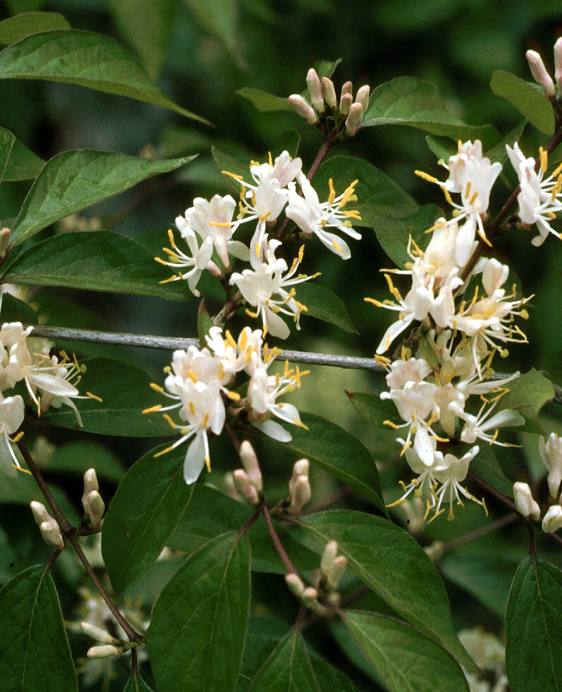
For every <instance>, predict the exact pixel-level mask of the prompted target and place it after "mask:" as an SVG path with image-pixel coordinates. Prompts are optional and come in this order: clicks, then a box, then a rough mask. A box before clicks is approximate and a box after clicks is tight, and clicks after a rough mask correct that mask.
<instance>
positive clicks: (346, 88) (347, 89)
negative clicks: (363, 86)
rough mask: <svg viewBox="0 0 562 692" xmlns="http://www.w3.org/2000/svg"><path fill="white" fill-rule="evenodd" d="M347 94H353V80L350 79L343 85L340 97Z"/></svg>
mask: <svg viewBox="0 0 562 692" xmlns="http://www.w3.org/2000/svg"><path fill="white" fill-rule="evenodd" d="M345 94H353V82H351V81H349V80H348V81H347V82H344V83H343V84H342V85H341V92H340V98H342V96H344V95H345Z"/></svg>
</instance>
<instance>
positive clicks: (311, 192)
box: [285, 173, 361, 259]
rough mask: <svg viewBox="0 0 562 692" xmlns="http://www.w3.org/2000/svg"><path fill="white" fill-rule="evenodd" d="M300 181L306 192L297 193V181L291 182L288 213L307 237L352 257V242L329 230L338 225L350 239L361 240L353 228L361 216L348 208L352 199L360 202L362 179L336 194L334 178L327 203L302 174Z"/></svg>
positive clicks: (338, 253) (340, 230) (342, 254)
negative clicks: (358, 184)
mask: <svg viewBox="0 0 562 692" xmlns="http://www.w3.org/2000/svg"><path fill="white" fill-rule="evenodd" d="M297 181H298V184H299V187H300V191H301V192H302V195H301V194H299V193H298V192H297V188H296V185H295V184H294V183H290V184H289V203H288V204H287V208H286V209H285V215H286V216H287V218H289V219H291V220H292V221H294V222H295V223H296V224H297V226H298V227H299V228H300V229H301V231H302V232H303V233H304V235H305V236H306V235H308V236H311V235H315V236H316V237H317V238H318V239H319V240H320V241H321V242H322V243H323V244H324V245H325V246H326V247H327V248H328V249H329V250H331V251H332V252H334V253H335V254H336V255H338V256H339V257H341V258H342V259H349V258H350V257H351V251H350V249H349V246H348V244H347V243H346V242H345V241H344V240H343V239H342V238H341V237H340V236H339V235H337V234H336V233H332V232H330V231H327V230H326V229H327V228H334V229H337V230H338V231H339V232H340V233H344V234H345V235H347V236H349V237H350V238H355V239H356V240H360V239H361V234H360V233H358V232H357V231H356V230H354V229H353V227H352V222H353V220H360V219H361V216H360V214H359V212H358V211H357V210H356V209H347V208H346V207H347V205H348V204H349V203H350V202H356V201H357V195H356V194H355V188H356V186H357V183H358V181H357V180H354V181H353V182H352V183H351V184H350V185H348V186H347V188H346V189H345V190H344V191H343V193H342V194H340V195H336V191H335V189H334V184H333V181H332V179H331V178H330V181H329V187H330V192H329V196H328V201H327V202H320V198H319V197H318V193H317V192H316V190H315V189H314V188H313V187H312V185H311V184H310V182H309V181H308V180H307V178H306V176H304V175H303V174H302V173H300V174H299V175H298V176H297Z"/></svg>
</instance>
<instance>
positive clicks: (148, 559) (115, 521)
mask: <svg viewBox="0 0 562 692" xmlns="http://www.w3.org/2000/svg"><path fill="white" fill-rule="evenodd" d="M154 452H155V450H151V451H150V452H147V453H146V454H145V455H144V456H143V457H141V458H140V459H139V460H138V461H137V462H136V463H135V464H134V465H133V466H132V467H131V468H130V469H129V471H127V473H126V475H125V477H124V478H123V480H122V481H121V483H120V484H119V487H118V488H117V492H116V493H115V495H114V496H113V499H112V500H111V504H110V505H109V509H108V511H107V514H106V517H105V520H104V523H103V530H102V552H103V558H104V561H105V563H106V565H107V570H108V573H109V577H110V579H111V583H112V584H113V587H114V588H115V589H116V590H117V591H123V590H124V589H125V588H126V587H127V586H128V585H129V584H131V583H132V582H133V581H134V580H135V579H136V578H137V577H139V576H140V575H141V574H142V573H143V572H144V571H145V570H146V569H147V568H148V567H149V566H150V565H151V564H152V563H153V562H154V561H155V560H156V558H157V557H158V555H160V553H161V552H162V549H163V548H164V546H166V545H167V541H168V539H169V537H170V536H171V535H172V533H173V531H174V530H175V528H176V525H177V524H178V523H179V522H180V521H181V519H182V515H183V513H184V512H186V511H187V508H188V506H189V502H190V500H191V495H192V493H193V487H191V488H190V487H188V486H187V485H186V484H185V482H184V480H183V474H182V463H183V459H184V457H185V449H179V450H177V451H174V452H171V453H170V454H169V455H165V456H163V457H157V458H155V457H154Z"/></svg>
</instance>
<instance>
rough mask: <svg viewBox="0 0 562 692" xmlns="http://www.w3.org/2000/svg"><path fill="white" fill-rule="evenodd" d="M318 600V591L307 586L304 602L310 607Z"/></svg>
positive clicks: (303, 595)
mask: <svg viewBox="0 0 562 692" xmlns="http://www.w3.org/2000/svg"><path fill="white" fill-rule="evenodd" d="M317 599H318V591H317V590H316V589H315V588H314V587H313V586H307V587H306V589H305V590H304V592H303V594H302V602H303V603H304V604H305V606H308V607H310V606H311V605H313V604H314V603H315V601H316V600H317Z"/></svg>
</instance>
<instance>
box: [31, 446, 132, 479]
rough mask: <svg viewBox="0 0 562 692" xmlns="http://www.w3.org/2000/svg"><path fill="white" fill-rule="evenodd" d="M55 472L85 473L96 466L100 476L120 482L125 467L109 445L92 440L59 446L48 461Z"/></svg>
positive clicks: (50, 469) (48, 466)
mask: <svg viewBox="0 0 562 692" xmlns="http://www.w3.org/2000/svg"><path fill="white" fill-rule="evenodd" d="M45 466H46V468H47V469H48V470H49V471H52V472H53V473H72V474H80V475H81V474H83V473H84V472H85V471H86V470H87V469H89V468H92V467H93V468H95V469H96V473H97V475H98V478H103V479H106V480H108V481H113V482H114V483H118V482H119V481H120V480H121V478H123V475H124V474H125V469H124V468H123V464H122V463H121V460H120V459H119V457H118V456H117V455H116V454H115V452H113V451H112V450H111V449H109V448H108V447H104V446H103V445H101V444H99V443H98V442H93V441H91V440H80V441H76V442H68V443H67V444H64V445H62V446H61V447H57V448H56V449H55V451H54V453H53V455H52V456H51V457H50V458H49V460H48V462H47V463H46V465H45Z"/></svg>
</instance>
